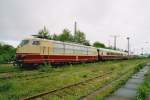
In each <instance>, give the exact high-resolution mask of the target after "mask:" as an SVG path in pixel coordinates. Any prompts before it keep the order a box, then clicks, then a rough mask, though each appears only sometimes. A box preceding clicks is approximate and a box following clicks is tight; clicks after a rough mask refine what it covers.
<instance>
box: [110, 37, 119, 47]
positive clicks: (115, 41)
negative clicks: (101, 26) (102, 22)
mask: <svg viewBox="0 0 150 100" xmlns="http://www.w3.org/2000/svg"><path fill="white" fill-rule="evenodd" d="M112 37H113V38H114V50H116V47H117V37H119V36H117V35H112Z"/></svg>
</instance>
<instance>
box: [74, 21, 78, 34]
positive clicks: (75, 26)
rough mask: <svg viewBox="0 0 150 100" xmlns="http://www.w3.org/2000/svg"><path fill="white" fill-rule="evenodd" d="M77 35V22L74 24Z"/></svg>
mask: <svg viewBox="0 0 150 100" xmlns="http://www.w3.org/2000/svg"><path fill="white" fill-rule="evenodd" d="M76 33H77V22H76V21H75V22H74V34H76Z"/></svg>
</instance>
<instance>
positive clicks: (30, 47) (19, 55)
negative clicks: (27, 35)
mask: <svg viewBox="0 0 150 100" xmlns="http://www.w3.org/2000/svg"><path fill="white" fill-rule="evenodd" d="M37 54H40V41H39V40H37V39H25V40H22V42H21V43H20V44H19V46H18V47H17V51H16V63H17V64H18V63H19V64H23V63H26V62H28V61H29V60H30V57H31V56H32V55H37Z"/></svg>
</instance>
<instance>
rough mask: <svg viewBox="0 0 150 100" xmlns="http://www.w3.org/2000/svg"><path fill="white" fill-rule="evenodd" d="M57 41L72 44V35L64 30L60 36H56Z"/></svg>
mask: <svg viewBox="0 0 150 100" xmlns="http://www.w3.org/2000/svg"><path fill="white" fill-rule="evenodd" d="M58 40H60V41H69V42H72V41H73V36H72V34H71V33H70V31H69V30H68V29H64V30H63V32H62V34H60V35H59V36H58Z"/></svg>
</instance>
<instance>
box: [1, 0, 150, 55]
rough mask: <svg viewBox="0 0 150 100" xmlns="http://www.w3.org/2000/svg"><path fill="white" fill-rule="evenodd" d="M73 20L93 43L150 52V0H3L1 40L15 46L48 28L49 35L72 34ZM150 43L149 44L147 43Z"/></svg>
mask: <svg viewBox="0 0 150 100" xmlns="http://www.w3.org/2000/svg"><path fill="white" fill-rule="evenodd" d="M74 21H77V27H78V29H80V30H81V31H83V32H85V33H86V36H87V39H88V40H90V41H91V42H94V41H100V42H103V43H105V44H106V45H113V38H112V37H111V36H112V35H118V36H119V37H118V38H117V47H118V48H122V49H127V40H126V37H127V36H129V37H131V50H132V51H136V52H141V48H144V52H149V53H150V40H149V38H150V0H0V41H5V42H7V43H10V44H13V45H14V46H16V45H18V43H19V42H20V41H21V40H22V39H23V38H26V37H29V36H30V35H31V34H36V33H37V32H38V31H39V30H40V29H42V28H43V26H44V25H45V26H46V27H47V28H48V30H49V31H50V33H56V34H60V33H61V31H62V30H63V29H64V28H68V29H70V30H71V31H72V32H73V29H74V28H73V24H74ZM146 42H149V43H146Z"/></svg>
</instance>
